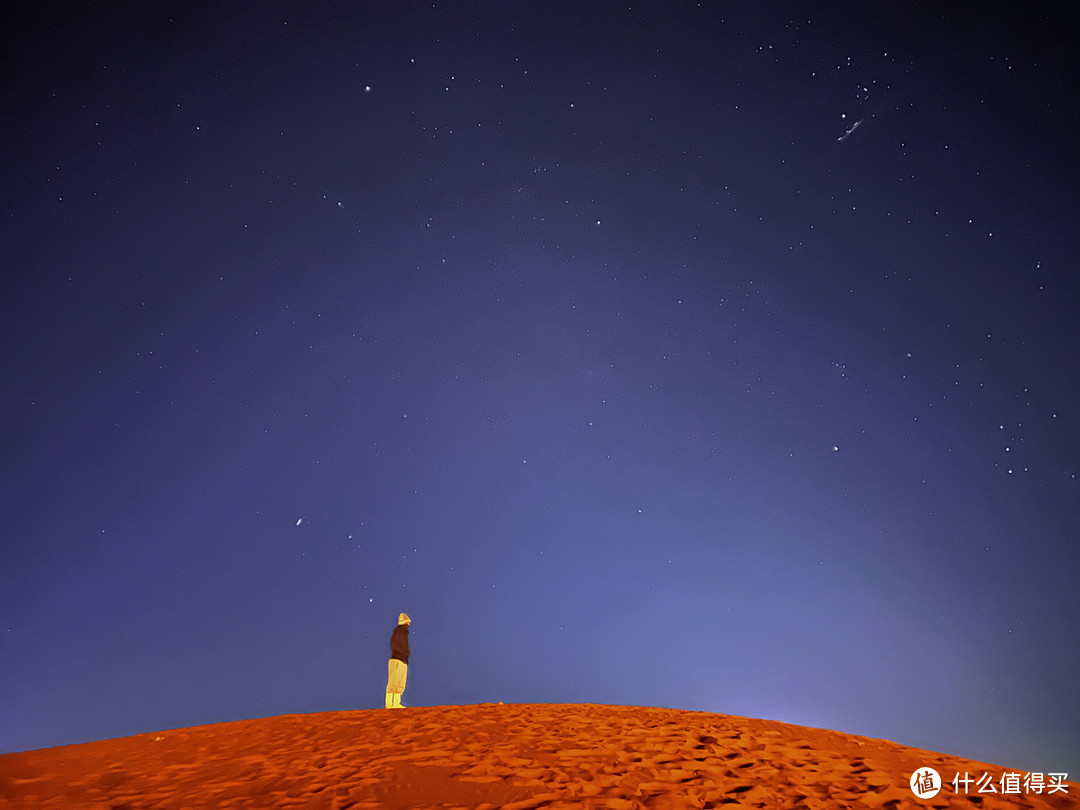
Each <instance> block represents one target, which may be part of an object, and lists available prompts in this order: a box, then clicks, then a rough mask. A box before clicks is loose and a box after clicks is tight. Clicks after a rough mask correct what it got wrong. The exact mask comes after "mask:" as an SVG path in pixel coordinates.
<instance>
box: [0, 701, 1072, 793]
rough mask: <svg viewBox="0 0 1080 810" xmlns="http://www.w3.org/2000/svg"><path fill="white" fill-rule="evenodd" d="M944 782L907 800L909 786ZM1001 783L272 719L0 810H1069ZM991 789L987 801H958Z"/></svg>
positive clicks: (398, 715) (87, 772)
mask: <svg viewBox="0 0 1080 810" xmlns="http://www.w3.org/2000/svg"><path fill="white" fill-rule="evenodd" d="M924 767H931V768H935V769H936V770H937V771H938V772H939V773H940V774H941V778H942V781H943V782H944V784H943V786H942V790H941V792H940V793H938V795H937V796H936V797H934V798H930V799H919V798H917V797H916V796H915V795H914V794H913V793H912V791H911V789H910V787H909V782H908V780H909V778H910V776H911V774H912V772H913V771H915V770H916V769H919V768H924ZM1010 772H1015V771H1014V770H1013V769H1009V768H1006V767H1002V766H998V765H992V764H989V763H982V762H975V761H972V760H966V759H961V758H958V757H952V756H948V755H945V754H939V753H935V752H930V751H923V750H919V749H915V748H908V747H905V746H901V745H898V744H896V743H893V742H889V741H887V740H878V739H871V738H866V737H856V736H854V735H849V734H844V733H841V732H836V731H826V730H822V729H814V728H807V727H803V726H794V725H789V724H785V723H780V722H776V721H770V720H755V719H750V718H744V717H735V716H731V715H720V714H709V713H705V712H693V711H681V710H673V709H657V708H638V707H628V706H602V705H595V704H571V705H552V704H516V705H505V706H504V705H502V704H480V705H471V706H437V707H427V708H409V709H405V710H400V711H399V710H393V711H387V710H385V709H379V710H359V711H341V712H325V713H319V714H307V715H283V716H280V717H270V718H265V719H259V720H245V721H238V722H232V723H221V724H216V725H208V726H197V727H192V728H184V729H176V730H171V731H161V732H157V733H150V734H140V735H136V736H134V737H125V738H120V739H115V740H103V741H100V742H92V743H85V744H82V745H71V746H63V747H59V748H49V749H42V750H39V751H29V752H24V753H18V754H7V755H4V756H0V808H9V807H42V808H52V807H58V808H59V807H63V808H69V807H70V808H75V807H79V808H82V807H85V808H113V809H114V810H127V809H130V810H134V809H135V808H150V807H155V808H159V807H160V808H196V807H197V808H202V807H205V808H226V807H229V808H232V807H255V808H259V807H282V808H286V807H295V808H342V810H344V808H358V809H359V808H364V809H365V810H366V809H367V808H410V809H411V810H422V809H423V808H465V807H468V808H507V809H508V810H532V809H533V808H570V807H578V808H581V807H584V808H613V809H614V810H619V809H621V808H626V809H627V810H629V809H630V808H739V807H758V808H774V807H785V808H807V809H808V810H815V809H816V808H835V807H858V808H863V807H865V808H882V807H883V808H900V807H933V808H946V807H967V808H971V807H982V808H1018V807H1019V808H1049V807H1053V808H1080V789H1078V787H1077V784H1076V783H1075V782H1065V783H1064V786H1065V788H1066V789H1067V792H1064V793H1063V792H1061V791H1057V792H1055V793H1054V794H1053V795H1050V794H1049V793H1048V789H1047V788H1045V787H1044V790H1043V792H1042V793H1041V794H1036V793H1034V792H1031V791H1026V792H1024V793H1021V794H1018V795H1017V794H1010V795H1003V794H1002V793H1001V792H1000V791H1001V790H1002V785H1001V784H1000V781H999V780H1000V778H1001V777H1002V776H1003V775H1005V774H1007V773H1010ZM955 773H960V774H964V773H967V774H968V775H970V777H971V778H972V780H975V779H977V778H978V777H980V776H982V774H984V773H987V774H989V775H990V776H991V778H992V779H993V780H995V782H997V783H998V784H997V785H996V787H997V788H998V790H999V793H997V794H988V793H979V792H978V786H977V785H976V784H974V782H973V783H972V784H971V786H970V787H969V788H968V790H969V793H968V794H967V795H963V794H962V793H957V792H956V791H955V789H954V787H953V785H952V784H950V782H951V780H952V778H953V775H954V774H955Z"/></svg>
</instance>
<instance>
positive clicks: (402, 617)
mask: <svg viewBox="0 0 1080 810" xmlns="http://www.w3.org/2000/svg"><path fill="white" fill-rule="evenodd" d="M397 623H398V624H412V619H410V618H409V614H408V613H399V614H398V617H397Z"/></svg>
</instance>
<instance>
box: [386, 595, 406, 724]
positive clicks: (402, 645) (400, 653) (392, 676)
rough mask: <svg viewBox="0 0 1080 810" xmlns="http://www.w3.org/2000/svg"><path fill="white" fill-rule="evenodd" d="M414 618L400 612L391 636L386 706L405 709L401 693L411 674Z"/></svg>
mask: <svg viewBox="0 0 1080 810" xmlns="http://www.w3.org/2000/svg"><path fill="white" fill-rule="evenodd" d="M410 624H412V619H410V618H409V614H407V613H399V614H398V622H397V627H395V628H394V632H393V634H392V635H391V636H390V663H389V673H388V675H387V678H386V708H388V709H404V708H405V706H404V705H402V703H401V694H402V693H403V692H404V691H405V679H406V677H407V676H408V674H409V625H410Z"/></svg>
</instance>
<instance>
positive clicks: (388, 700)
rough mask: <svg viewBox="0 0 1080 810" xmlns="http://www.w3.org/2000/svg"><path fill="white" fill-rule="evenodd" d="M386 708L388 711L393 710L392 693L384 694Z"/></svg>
mask: <svg viewBox="0 0 1080 810" xmlns="http://www.w3.org/2000/svg"><path fill="white" fill-rule="evenodd" d="M386 708H388V709H392V708H394V693H393V692H387V693H386Z"/></svg>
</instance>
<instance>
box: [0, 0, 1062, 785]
mask: <svg viewBox="0 0 1080 810" xmlns="http://www.w3.org/2000/svg"><path fill="white" fill-rule="evenodd" d="M22 5H24V6H25V7H26V8H23V9H22V10H18V11H15V12H11V11H10V10H9V11H8V12H7V14H8V18H7V19H6V20H5V22H4V24H3V25H2V26H0V29H2V30H3V32H4V33H3V37H4V42H3V60H4V61H3V64H2V67H0V75H3V76H5V79H4V84H3V107H4V123H3V126H2V128H0V145H2V147H3V153H4V155H5V159H4V161H3V165H2V167H0V176H2V182H0V192H2V195H3V197H2V205H3V211H2V215H3V216H2V219H0V223H2V224H0V229H2V230H0V238H2V243H0V250H2V253H0V255H2V262H3V272H2V279H0V338H2V345H3V352H2V355H0V358H2V374H3V377H2V381H3V391H4V396H3V400H2V408H3V412H2V414H0V416H2V418H0V430H2V434H0V447H2V448H3V449H2V451H0V452H2V455H0V458H2V472H3V487H2V490H0V498H2V501H0V509H2V514H3V516H4V519H3V523H2V528H0V537H2V545H0V751H13V750H21V749H28V748H36V747H43V746H50V745H56V744H60V743H66V742H72V741H82V740H88V739H98V738H105V737H113V736H120V735H127V734H132V733H136V732H140V731H148V730H155V729H160V728H168V727H176V726H186V725H193V724H197V723H208V722H218V721H226V720H232V719H237V718H241V717H253V716H265V715H274V714H282V713H289V712H307V711H316V710H328V709H341V708H372V707H376V706H381V704H382V699H383V686H384V682H385V677H386V658H387V656H388V642H389V636H390V631H391V630H392V628H393V625H394V622H395V620H396V616H397V614H398V612H399V611H401V610H405V611H407V612H409V613H410V615H411V616H412V618H413V631H412V646H413V661H412V666H411V668H410V680H409V686H408V689H407V691H406V695H405V702H406V703H407V704H412V705H434V704H445V703H470V702H483V701H498V700H503V701H506V702H586V701H587V702H599V703H620V704H640V705H657V706H671V707H677V708H695V709H704V710H707V711H713V712H723V713H731V714H738V715H747V716H752V717H766V718H773V719H778V720H783V721H788V722H793V723H799V724H804V725H812V726H819V727H826V728H835V729H839V730H842V731H847V732H852V733H858V734H864V735H870V736H875V737H886V738H888V739H892V740H895V741H897V742H901V743H904V744H907V745H914V746H919V747H925V748H930V749H934V750H940V751H944V752H948V753H952V754H958V755H963V756H969V757H974V758H979V759H985V760H990V761H994V762H999V763H1002V764H1006V765H1009V766H1014V767H1022V768H1026V769H1030V770H1037V771H1051V770H1059V771H1061V770H1064V771H1069V772H1071V773H1074V774H1075V773H1076V772H1078V771H1080V692H1078V690H1077V689H1076V675H1077V672H1078V671H1080V652H1078V651H1080V644H1078V641H1080V639H1078V633H1077V628H1078V621H1077V620H1078V617H1080V590H1078V589H1077V588H1076V582H1077V574H1078V573H1080V543H1078V540H1080V530H1078V528H1077V527H1078V526H1080V479H1078V478H1077V475H1078V473H1080V274H1078V264H1080V259H1078V257H1080V233H1078V229H1077V223H1078V222H1080V217H1078V215H1080V194H1078V191H1080V182H1078V180H1080V161H1078V154H1080V150H1078V149H1077V138H1076V133H1077V131H1078V129H1080V127H1078V124H1080V122H1078V120H1077V119H1078V110H1080V105H1078V104H1077V94H1076V85H1075V81H1074V80H1075V76H1076V69H1077V65H1076V59H1077V54H1076V49H1075V43H1074V42H1073V39H1072V36H1071V33H1070V30H1071V29H1070V28H1069V27H1068V26H1067V25H1066V23H1065V19H1064V17H1062V16H1059V15H1058V13H1057V11H1056V10H1054V9H1053V8H1052V7H1037V6H1036V7H1033V6H1031V5H1026V6H1025V5H1018V6H1016V7H1015V8H1013V9H1011V10H1007V11H1001V10H999V11H998V12H995V14H994V15H993V16H992V17H988V16H986V15H984V14H983V13H982V12H981V11H979V9H978V7H976V6H965V5H963V4H949V8H948V10H943V9H942V8H941V4H937V3H918V4H914V3H900V4H889V5H888V9H887V10H886V9H884V8H881V7H880V4H866V3H859V4H851V5H848V6H845V5H843V4H836V3H828V4H821V9H814V8H812V7H808V6H807V5H806V4H791V8H788V9H775V8H774V9H772V10H765V11H763V10H762V9H761V8H760V6H761V5H762V4H760V3H744V4H738V3H736V4H722V5H720V4H708V3H703V4H701V5H700V7H699V6H698V5H697V4H692V3H689V4H676V3H655V4H640V5H639V4H636V3H633V4H628V3H590V4H577V3H554V4H553V3H503V4H495V3H491V4H476V3H447V2H437V3H430V2H428V3H411V2H393V3H383V4H378V3H372V4H363V3H325V4H293V3H248V4H230V5H231V6H232V7H231V9H230V10H227V11H223V10H222V4H220V3H206V4H179V5H177V6H176V7H175V8H173V9H168V8H164V7H161V6H160V5H158V4H149V5H148V4H144V3H131V4H127V5H126V6H125V5H123V4H122V5H121V6H120V7H118V8H117V10H116V11H108V12H103V11H101V10H100V9H98V8H96V7H92V8H89V9H88V10H86V11H84V12H81V13H78V12H77V13H74V14H73V13H72V12H70V11H65V10H62V6H61V5H59V4H57V5H55V6H53V7H52V9H50V8H49V6H48V4H36V3H35V4H22ZM193 5H194V6H195V8H192V6H193ZM582 6H585V7H584V8H582ZM856 122H861V123H860V125H859V126H858V127H857V128H856V129H855V130H854V131H852V132H851V134H850V136H849V137H847V138H845V139H843V140H839V139H840V138H841V136H843V135H844V133H845V132H846V131H847V130H849V129H850V128H851V127H852V126H853V125H854V124H855V123H856Z"/></svg>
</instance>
